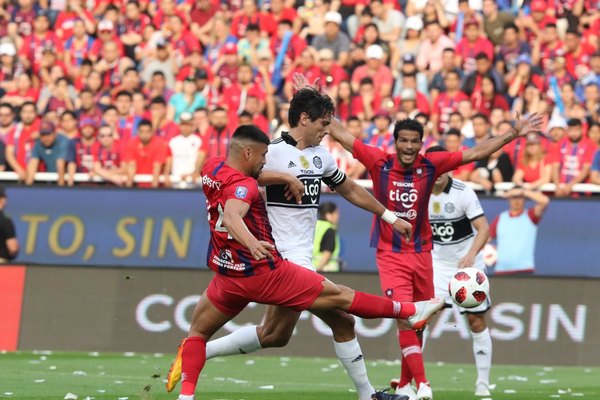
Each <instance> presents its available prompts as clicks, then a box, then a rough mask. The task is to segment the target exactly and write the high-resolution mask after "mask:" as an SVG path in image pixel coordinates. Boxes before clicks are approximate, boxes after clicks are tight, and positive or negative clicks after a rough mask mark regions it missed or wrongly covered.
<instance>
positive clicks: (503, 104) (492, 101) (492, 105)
mask: <svg viewBox="0 0 600 400" xmlns="http://www.w3.org/2000/svg"><path fill="white" fill-rule="evenodd" d="M480 81H481V89H480V90H477V91H474V92H473V93H472V94H471V103H472V104H473V109H474V110H475V111H476V112H479V113H482V114H485V115H487V116H488V117H489V116H491V113H492V110H494V109H496V110H498V109H499V110H502V111H504V112H507V111H508V110H509V105H508V102H507V101H506V98H505V97H504V96H503V95H501V94H500V93H499V91H498V89H497V88H496V81H495V80H494V79H493V78H492V77H491V76H489V75H483V76H481V77H480Z"/></svg>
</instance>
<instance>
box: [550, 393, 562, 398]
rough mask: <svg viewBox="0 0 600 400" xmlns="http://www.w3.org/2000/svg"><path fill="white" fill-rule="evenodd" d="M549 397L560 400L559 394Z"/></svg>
mask: <svg viewBox="0 0 600 400" xmlns="http://www.w3.org/2000/svg"><path fill="white" fill-rule="evenodd" d="M550 397H552V398H555V399H560V394H551V395H550Z"/></svg>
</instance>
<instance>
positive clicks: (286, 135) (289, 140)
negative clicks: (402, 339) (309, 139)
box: [281, 132, 298, 147]
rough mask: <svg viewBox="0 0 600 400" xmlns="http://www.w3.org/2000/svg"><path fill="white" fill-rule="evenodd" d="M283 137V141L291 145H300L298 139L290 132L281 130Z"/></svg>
mask: <svg viewBox="0 0 600 400" xmlns="http://www.w3.org/2000/svg"><path fill="white" fill-rule="evenodd" d="M281 139H283V141H284V142H286V143H287V144H289V145H290V146H294V147H296V146H297V145H298V142H297V141H296V139H294V138H293V137H292V136H291V135H290V133H289V132H281Z"/></svg>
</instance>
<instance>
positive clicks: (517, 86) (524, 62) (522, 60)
mask: <svg viewBox="0 0 600 400" xmlns="http://www.w3.org/2000/svg"><path fill="white" fill-rule="evenodd" d="M516 64H517V67H516V68H515V70H514V74H513V77H512V79H510V80H509V81H508V89H507V94H508V95H509V96H510V97H513V98H515V97H518V96H520V95H522V94H523V92H524V91H525V88H526V87H527V86H528V85H530V84H531V85H534V86H535V87H536V88H537V89H538V90H539V91H542V90H543V88H544V80H543V78H542V77H541V76H539V75H538V74H536V73H534V71H533V68H532V66H531V56H530V55H529V54H521V55H520V56H519V57H518V58H517V60H516ZM513 108H514V106H513Z"/></svg>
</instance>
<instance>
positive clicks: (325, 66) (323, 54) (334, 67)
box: [319, 48, 349, 97]
mask: <svg viewBox="0 0 600 400" xmlns="http://www.w3.org/2000/svg"><path fill="white" fill-rule="evenodd" d="M319 68H320V69H321V74H320V76H319V78H320V82H321V85H323V86H324V87H326V88H327V92H328V93H329V95H330V96H331V97H336V95H337V87H338V85H339V84H340V82H341V81H347V80H348V78H349V77H348V73H347V72H346V70H345V69H344V68H342V67H341V66H340V64H339V63H338V62H337V61H336V59H335V56H334V54H333V51H331V50H330V49H327V48H325V49H321V50H319Z"/></svg>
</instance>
